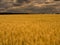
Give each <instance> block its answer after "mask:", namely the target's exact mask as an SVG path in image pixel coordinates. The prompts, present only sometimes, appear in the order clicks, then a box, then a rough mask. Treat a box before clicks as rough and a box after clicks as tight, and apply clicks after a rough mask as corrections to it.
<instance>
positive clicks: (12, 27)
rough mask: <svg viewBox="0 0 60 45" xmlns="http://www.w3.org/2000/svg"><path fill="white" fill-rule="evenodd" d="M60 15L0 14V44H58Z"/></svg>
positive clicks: (59, 43) (59, 41)
mask: <svg viewBox="0 0 60 45" xmlns="http://www.w3.org/2000/svg"><path fill="white" fill-rule="evenodd" d="M59 38H60V15H0V45H60V39H59Z"/></svg>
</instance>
